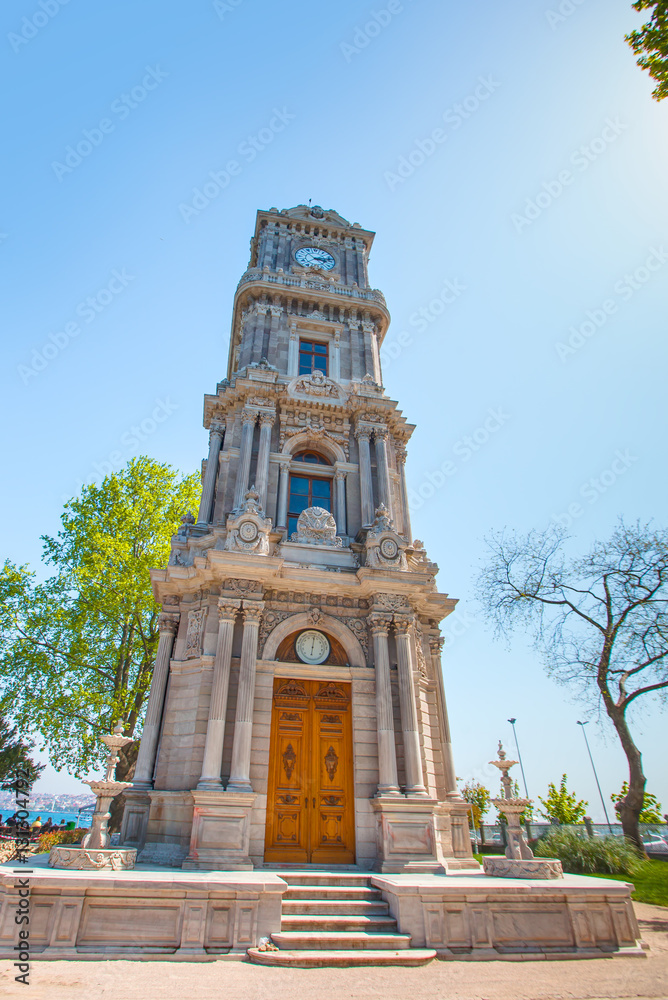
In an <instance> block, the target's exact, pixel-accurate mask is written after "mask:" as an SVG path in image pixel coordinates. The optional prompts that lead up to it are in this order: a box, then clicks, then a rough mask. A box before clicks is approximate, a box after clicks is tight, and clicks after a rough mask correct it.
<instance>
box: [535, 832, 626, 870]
mask: <svg viewBox="0 0 668 1000" xmlns="http://www.w3.org/2000/svg"><path fill="white" fill-rule="evenodd" d="M536 848H537V851H536V856H540V857H543V858H559V859H560V860H561V862H562V864H563V866H564V869H565V871H568V872H574V873H575V874H578V875H588V874H590V873H591V874H593V873H596V874H599V875H632V874H633V873H634V872H635V871H637V870H638V869H639V868H640V867H641V866H642V863H643V859H642V857H641V855H640V854H639V853H638V851H637V849H636V848H635V847H634V845H633V844H631V843H630V842H629V841H628V840H626V839H625V838H624V837H588V836H587V835H581V834H579V833H575V831H574V830H553V831H551V832H550V833H548V834H546V835H545V836H544V837H541V838H540V839H539V841H538V843H537V844H536Z"/></svg>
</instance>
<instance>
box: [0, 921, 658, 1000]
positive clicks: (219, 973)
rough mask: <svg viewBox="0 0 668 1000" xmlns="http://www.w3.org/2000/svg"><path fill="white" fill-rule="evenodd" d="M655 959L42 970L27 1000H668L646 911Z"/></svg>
mask: <svg viewBox="0 0 668 1000" xmlns="http://www.w3.org/2000/svg"><path fill="white" fill-rule="evenodd" d="M636 912H637V914H638V919H639V921H640V927H641V930H642V935H643V938H644V940H645V941H646V942H647V943H648V944H649V945H650V949H651V950H650V951H649V952H648V957H647V958H646V959H632V958H627V959H625V958H615V959H605V958H603V959H592V960H588V961H583V960H580V961H561V962H548V961H537V962H502V961H501V962H497V961H493V962H432V963H431V964H430V965H427V966H424V967H423V968H418V969H382V968H370V969H294V970H291V969H270V968H265V967H263V966H257V965H250V964H248V963H246V962H206V963H201V962H193V963H190V962H178V963H177V962H168V961H160V962H123V961H110V962H35V963H34V964H33V967H32V973H31V983H30V988H29V990H27V991H26V990H25V987H24V986H22V985H20V984H17V983H14V981H13V976H14V971H13V970H12V969H10V968H9V967H8V965H9V964H8V963H6V962H3V963H1V965H0V968H1V972H0V996H3V997H5V996H6V997H14V996H21V997H24V998H26V1000H98V998H102V1000H184V998H185V1000H214V998H215V1000H324V998H326V1000H357V998H359V1000H376V998H378V1000H380V998H382V1000H426V998H429V1000H432V998H439V1000H441V998H442V1000H585V998H586V1000H603V998H605V1000H612V998H614V1000H621V998H631V997H632V998H634V1000H650V998H651V1000H668V910H666V909H665V908H663V907H659V906H648V905H646V904H643V903H636Z"/></svg>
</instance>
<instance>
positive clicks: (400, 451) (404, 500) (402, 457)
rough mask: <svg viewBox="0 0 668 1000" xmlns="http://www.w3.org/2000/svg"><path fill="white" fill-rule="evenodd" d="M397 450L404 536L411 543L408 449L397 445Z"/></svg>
mask: <svg viewBox="0 0 668 1000" xmlns="http://www.w3.org/2000/svg"><path fill="white" fill-rule="evenodd" d="M395 449H396V450H395V454H396V456H397V466H398V468H399V482H400V488H401V512H402V518H401V523H402V526H403V531H402V534H403V536H404V538H405V539H406V541H408V542H410V541H412V537H413V536H412V534H411V514H410V510H409V509H408V490H407V489H406V447H405V445H403V444H396V446H395Z"/></svg>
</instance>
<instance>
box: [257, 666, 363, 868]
mask: <svg viewBox="0 0 668 1000" xmlns="http://www.w3.org/2000/svg"><path fill="white" fill-rule="evenodd" d="M354 837H355V816H354V798H353V771H352V719H351V708H350V685H348V684H339V683H336V684H331V683H327V682H322V681H297V680H289V681H285V680H282V679H278V680H276V681H275V682H274V705H273V712H272V726H271V743H270V756H269V788H268V795H267V827H266V841H265V855H264V859H265V862H267V863H270V864H271V863H283V864H289V863H292V864H309V863H312V864H351V863H352V862H354V860H355V849H354Z"/></svg>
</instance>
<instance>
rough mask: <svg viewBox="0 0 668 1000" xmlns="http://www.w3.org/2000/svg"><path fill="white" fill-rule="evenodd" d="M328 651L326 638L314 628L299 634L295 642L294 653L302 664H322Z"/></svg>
mask: <svg viewBox="0 0 668 1000" xmlns="http://www.w3.org/2000/svg"><path fill="white" fill-rule="evenodd" d="M330 649H331V646H330V642H329V639H328V638H327V636H326V635H323V633H322V632H318V631H317V630H316V629H314V628H310V629H307V630H306V631H305V632H302V633H300V635H298V636H297V639H296V641H295V652H296V653H297V656H298V657H299V659H300V660H301V661H302V663H324V662H325V660H326V659H327V657H328V656H329V651H330Z"/></svg>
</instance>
